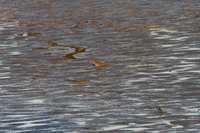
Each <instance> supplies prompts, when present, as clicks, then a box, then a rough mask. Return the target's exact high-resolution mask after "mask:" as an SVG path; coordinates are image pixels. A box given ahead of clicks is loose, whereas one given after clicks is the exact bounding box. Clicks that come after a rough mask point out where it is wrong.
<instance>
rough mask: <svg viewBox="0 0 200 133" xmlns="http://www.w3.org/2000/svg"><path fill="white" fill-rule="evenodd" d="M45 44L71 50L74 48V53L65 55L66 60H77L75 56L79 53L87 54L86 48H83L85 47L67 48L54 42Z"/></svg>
mask: <svg viewBox="0 0 200 133" xmlns="http://www.w3.org/2000/svg"><path fill="white" fill-rule="evenodd" d="M44 43H47V44H49V45H51V46H54V47H55V46H57V47H58V46H60V47H69V48H74V49H75V51H74V52H72V53H69V54H66V55H63V57H64V58H68V59H76V58H75V57H74V55H76V54H78V53H81V52H85V50H86V48H83V47H74V46H66V45H60V44H58V43H56V42H52V41H44Z"/></svg>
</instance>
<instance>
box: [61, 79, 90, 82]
mask: <svg viewBox="0 0 200 133" xmlns="http://www.w3.org/2000/svg"><path fill="white" fill-rule="evenodd" d="M64 81H70V82H89V81H90V80H72V79H64Z"/></svg>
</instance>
